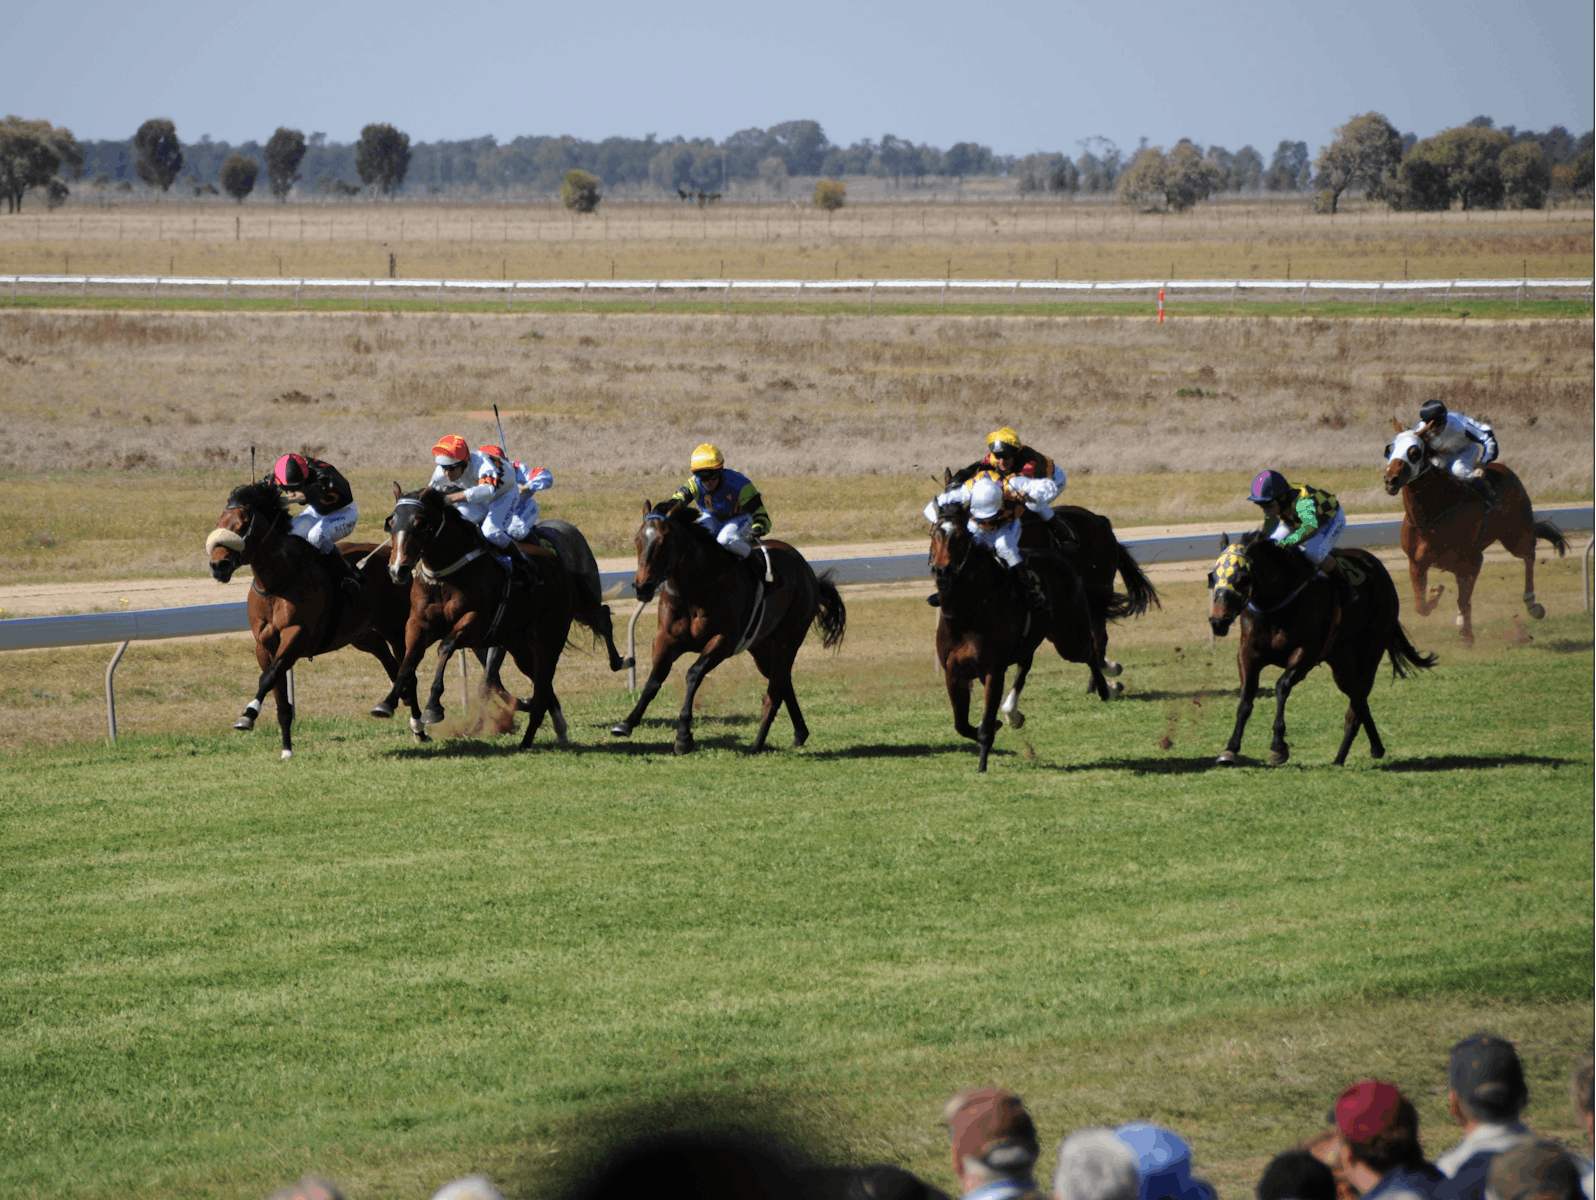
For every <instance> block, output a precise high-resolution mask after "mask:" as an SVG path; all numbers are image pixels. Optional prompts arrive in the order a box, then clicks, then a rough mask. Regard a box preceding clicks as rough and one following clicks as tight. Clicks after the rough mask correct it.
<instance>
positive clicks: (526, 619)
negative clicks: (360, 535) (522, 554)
mask: <svg viewBox="0 0 1596 1200" xmlns="http://www.w3.org/2000/svg"><path fill="white" fill-rule="evenodd" d="M394 492H395V504H394V510H393V513H392V514H391V515H390V516H389V517H388V520H387V522H386V524H385V526H384V527H385V528H386V529H387V530H388V531H389V533H390V534H391V535H392V541H391V552H390V556H389V564H388V574H389V576H390V577H391V578H392V579H393V581H394V582H395V583H401V584H402V583H410V585H411V586H410V616H409V619H408V621H406V623H405V654H404V660H403V661H402V662H401V663H400V664H399V669H398V671H397V672H396V674H395V678H394V686H393V690H392V691H391V692H389V694H388V695H387V696H386V697H385V698H384V699H383V701H382V703H381V704H380V705H379V706H378V707H379V708H382V707H386V708H387V710H388V712H390V713H391V712H392V711H393V707H392V706H393V703H394V702H395V700H396V699H397V698H398V697H399V696H404V697H406V698H408V699H409V700H410V701H411V703H412V704H414V702H415V698H416V667H417V665H418V664H419V663H420V662H421V656H422V655H423V654H425V653H426V650H427V647H428V646H430V645H432V643H433V642H440V643H441V644H440V645H439V647H438V671H437V674H436V675H435V676H434V678H433V681H432V691H431V693H430V695H429V696H428V699H427V707H426V710H425V711H424V712H423V713H422V714H421V720H422V721H423V722H425V723H426V724H428V725H435V724H437V723H438V722H439V721H442V720H443V705H442V703H441V698H442V696H443V681H444V674H443V673H444V668H445V667H447V666H448V664H449V658H450V657H451V656H452V655H453V654H454V652H455V651H456V650H457V649H471V648H476V647H482V648H486V647H489V646H503V647H504V648H505V649H506V650H507V651H508V652H509V654H510V657H511V658H513V659H514V660H515V665H516V666H517V667H519V668H520V669H521V671H522V673H524V674H525V675H526V676H527V677H528V678H529V679H531V680H532V698H531V700H530V702H529V703H528V704H527V706H526V708H527V712H528V714H529V716H528V718H527V727H526V733H525V734H524V735H523V737H522V738H521V748H522V749H523V750H524V749H526V748H527V747H528V746H530V745H531V744H532V739H533V737H534V736H535V735H536V734H537V731H538V727H539V726H540V725H542V724H543V717H544V715H545V714H549V715H551V719H552V721H553V723H554V733H555V737H556V739H557V740H558V742H559V744H560V745H562V746H564V745H566V744H567V742H566V737H565V730H566V724H565V715H564V714H563V713H562V712H561V711H560V701H559V697H557V696H556V695H555V693H554V671H555V668H556V667H557V666H558V664H559V659H560V651H561V650H563V649H564V647H565V640H566V637H567V636H568V635H569V633H570V630H571V615H572V613H573V612H574V611H575V609H576V608H577V606H578V600H577V589H576V585H575V583H574V582H573V581H572V579H571V576H570V574H569V573H568V572H567V571H566V570H565V568H564V567H563V566H562V565H561V564H560V561H559V559H558V558H556V557H555V556H554V555H552V554H549V553H548V552H547V551H545V550H543V549H541V548H537V549H535V550H533V551H530V552H528V555H527V557H528V558H529V559H530V560H531V563H532V571H533V575H534V578H533V579H532V581H531V582H530V584H528V582H527V581H526V580H524V579H522V578H521V577H520V576H519V575H517V574H513V573H512V574H507V573H506V572H505V571H504V569H503V568H502V567H501V566H500V565H499V564H498V561H497V559H496V557H495V554H494V551H493V547H492V546H491V545H489V544H488V541H487V539H486V538H484V537H483V536H482V531H481V530H480V529H478V528H477V527H476V525H474V524H473V523H472V522H470V521H468V520H466V519H465V518H464V517H462V516H461V515H460V514H459V513H458V512H456V511H455V510H454V509H452V508H451V507H449V506H448V505H446V504H445V503H444V502H443V495H442V493H440V492H438V491H436V490H434V489H433V488H430V487H429V488H424V489H422V490H421V491H419V492H409V493H400V490H399V485H398V484H394ZM518 707H519V706H518ZM372 711H373V713H374V714H376V715H385V714H378V713H377V710H376V709H373V710H372Z"/></svg>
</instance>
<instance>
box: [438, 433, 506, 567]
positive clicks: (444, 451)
mask: <svg viewBox="0 0 1596 1200" xmlns="http://www.w3.org/2000/svg"><path fill="white" fill-rule="evenodd" d="M495 448H497V447H495ZM432 461H433V462H434V463H435V464H436V466H435V467H434V469H433V472H432V479H431V480H430V481H429V483H428V485H427V486H428V487H433V488H438V489H442V488H444V487H447V486H449V485H451V484H452V485H454V486H456V487H458V488H459V489H460V490H459V491H453V492H448V493H446V494H445V495H444V497H443V502H444V503H445V504H449V505H453V506H454V507H455V508H458V509H459V510H460V515H461V516H462V517H464V518H465V519H466V520H468V521H470V522H471V523H472V524H473V525H476V526H478V527H479V528H480V529H481V530H482V536H483V537H485V538H487V540H488V542H489V543H490V544H491V545H492V546H493V547H494V548H495V549H497V550H498V551H499V552H500V558H501V561H503V562H504V565H505V568H506V569H509V568H510V566H511V563H512V561H518V562H520V563H522V564H523V565H525V566H526V567H527V568H528V570H529V571H530V569H531V564H530V563H528V562H527V559H526V555H525V554H523V553H522V552H521V547H520V546H518V545H516V544H515V541H514V539H512V538H511V537H510V534H509V524H510V519H511V514H512V512H513V511H514V509H515V507H516V503H517V501H519V500H520V493H519V491H518V489H517V487H516V481H515V475H514V474H513V473H512V472H508V471H506V470H505V468H504V461H503V460H502V459H494V458H492V457H490V456H489V455H487V454H484V453H483V452H482V451H480V450H472V449H470V448H469V447H468V446H467V445H466V440H465V438H463V437H461V436H460V435H459V434H457V433H451V434H449V435H448V436H446V437H442V438H439V439H438V444H437V445H436V446H434V447H433V448H432ZM468 476H469V477H470V478H472V479H474V480H475V482H474V483H465V482H463V481H464V480H466V478H467V477H468Z"/></svg>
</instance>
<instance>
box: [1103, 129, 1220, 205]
mask: <svg viewBox="0 0 1596 1200" xmlns="http://www.w3.org/2000/svg"><path fill="white" fill-rule="evenodd" d="M1219 178H1220V173H1219V168H1218V167H1217V166H1216V165H1215V164H1214V163H1213V162H1212V161H1211V160H1209V159H1206V158H1204V157H1203V156H1202V154H1201V153H1200V152H1199V150H1198V148H1197V147H1196V146H1195V145H1194V144H1193V143H1191V142H1190V141H1187V140H1186V139H1184V138H1183V139H1181V140H1180V141H1179V142H1177V143H1176V144H1175V147H1174V149H1172V150H1171V151H1170V152H1169V153H1168V154H1165V153H1164V152H1163V149H1162V148H1161V147H1159V146H1145V147H1143V148H1142V149H1141V150H1138V151H1137V152H1136V157H1135V158H1134V159H1132V160H1131V165H1130V166H1129V167H1127V168H1126V169H1125V173H1124V174H1123V175H1121V176H1120V178H1119V198H1120V201H1121V202H1122V203H1125V204H1146V203H1149V202H1151V201H1152V200H1154V199H1162V200H1163V202H1164V207H1165V208H1168V209H1173V210H1174V211H1175V212H1184V211H1185V210H1186V209H1188V208H1190V207H1191V206H1192V205H1194V204H1196V203H1197V202H1198V201H1199V200H1206V199H1208V197H1209V196H1211V195H1213V193H1214V191H1215V190H1216V188H1217V185H1218V181H1219Z"/></svg>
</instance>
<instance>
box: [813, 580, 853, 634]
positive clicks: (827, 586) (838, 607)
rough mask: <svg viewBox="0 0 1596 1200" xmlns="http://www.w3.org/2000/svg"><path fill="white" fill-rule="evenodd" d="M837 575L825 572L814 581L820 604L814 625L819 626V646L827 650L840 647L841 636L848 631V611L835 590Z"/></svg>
mask: <svg viewBox="0 0 1596 1200" xmlns="http://www.w3.org/2000/svg"><path fill="white" fill-rule="evenodd" d="M836 576H837V573H836V572H835V571H827V572H825V573H824V574H823V575H821V576H820V577H819V578H818V579H816V580H815V586H816V588H817V589H818V590H819V592H820V603H819V604H818V605H817V607H816V611H815V624H816V625H818V626H820V633H821V638H820V644H821V645H822V646H824V647H825V648H826V649H827V650H830V649H831V648H832V647H834V646H840V645H842V635H843V634H845V633H846V632H847V631H848V609H847V606H845V605H844V604H843V602H842V593H841V592H839V591H838V590H837V583H836Z"/></svg>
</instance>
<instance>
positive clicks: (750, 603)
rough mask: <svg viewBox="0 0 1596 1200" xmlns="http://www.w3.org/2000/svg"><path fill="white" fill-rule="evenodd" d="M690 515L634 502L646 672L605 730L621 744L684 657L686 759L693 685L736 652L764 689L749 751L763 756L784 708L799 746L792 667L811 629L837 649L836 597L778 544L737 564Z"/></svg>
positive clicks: (681, 737)
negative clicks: (649, 633) (625, 708)
mask: <svg viewBox="0 0 1596 1200" xmlns="http://www.w3.org/2000/svg"><path fill="white" fill-rule="evenodd" d="M696 515H697V510H696V509H694V508H692V507H690V506H688V505H684V504H683V503H682V502H681V501H679V500H665V501H661V502H660V503H659V504H658V505H655V506H652V507H650V505H649V503H648V501H646V500H645V501H643V524H642V525H641V526H640V527H639V529H638V531H637V538H636V541H637V575H636V578H635V579H634V581H633V586H634V588H635V589H636V591H637V598H638V599H639V600H641V601H642V602H644V603H645V604H646V603H647V602H648V601H649V600H650V599H652V598H653V596H654V594H655V593H656V592H658V593H659V632H658V633H657V634H656V635H655V636H654V667H653V670H651V671H650V672H649V675H648V681H647V682H646V683H645V684H644V685H643V692H642V695H640V696H639V697H638V698H637V703H636V705H634V706H633V708H632V711H631V712H629V713H627V714H626V716H625V717H624V718H623V719H622V720H620V721H617V722H616V723H615V724H614V725H613V726H612V727H611V728H610V732H611V733H612V734H614V735H615V736H616V737H629V736H631V733H632V730H634V729H635V728H637V725H638V723H639V722H640V721H641V720H642V719H643V713H644V712H646V711H647V710H648V706H649V703H650V701H652V700H653V699H654V696H655V694H656V693H658V691H659V689H660V685H661V684H663V683H664V682H665V678H666V676H668V675H669V674H670V673H671V665H672V664H673V663H674V662H675V661H676V660H677V659H678V658H680V657H681V656H682V655H683V654H685V653H687V652H688V651H690V650H691V651H694V652H696V653H697V654H698V658H697V659H696V660H695V661H694V662H693V665H692V666H690V667H688V668H687V695H686V697H685V698H684V699H683V700H682V710H681V712H680V713H678V714H677V717H676V744H675V749H676V753H677V754H690V753H691V752H692V751H693V749H694V742H693V697H694V696H696V695H697V694H698V686H699V684H701V683H702V682H703V681H704V676H705V675H707V674H708V673H709V672H710V671H713V670H714V669H715V668H716V667H717V666H719V665H720V664H721V663H723V662H725V661H726V660H727V659H728V658H730V657H732V655H734V654H736V653H738V652H739V651H741V650H744V649H746V650H747V651H748V652H749V654H751V655H752V656H753V659H754V665H755V666H757V667H758V668H759V672H760V674H762V675H763V676H764V677H765V679H766V681H767V683H766V688H765V699H764V702H763V704H762V705H761V708H760V717H759V732H758V733H757V734H756V735H755V737H754V744H753V745H752V746H751V747H750V748H749V752H750V753H753V754H757V753H759V752H760V751H761V750H763V749H764V748H765V739H766V738H767V737H768V736H769V734H770V726H771V723H772V722H773V721H775V719H776V713H777V711H778V710H779V709H780V708H781V706H782V705H783V704H784V703H785V704H786V706H787V715H788V716H789V717H791V718H792V728H793V745H794V746H802V745H803V744H804V742H806V741H808V739H809V726H808V725H806V724H804V717H803V713H802V712H800V711H799V709H798V696H797V693H795V692H794V691H793V686H792V664H793V660H794V659H795V658H797V657H798V648H799V647H800V646H802V645H803V641H804V637H805V636H806V635H807V634H808V632H809V626H810V625H811V624H814V625H818V626H819V627H820V632H821V641H820V644H821V645H822V646H824V647H826V648H827V649H828V650H829V649H831V648H832V647H834V646H836V645H838V644H840V643H841V641H842V637H843V633H844V632H845V631H846V628H847V622H848V613H847V610H846V609H845V608H844V607H843V603H842V595H841V593H839V592H838V591H837V586H836V584H834V583H833V582H832V580H831V573H830V572H827V573H826V574H824V575H822V576H820V577H819V578H818V579H817V578H816V577H815V573H814V570H813V569H812V568H811V567H810V566H809V564H808V563H807V562H805V561H804V556H803V555H802V554H799V553H798V551H796V550H794V549H793V548H792V547H791V546H789V545H788V544H787V543H786V542H778V541H770V540H766V541H765V542H764V543H763V552H761V551H760V550H755V551H754V553H753V554H751V555H749V557H748V559H747V560H741V561H740V560H738V559H737V558H735V557H733V555H732V554H731V552H730V551H728V550H726V549H724V548H723V547H721V546H719V545H717V544H716V542H715V539H714V537H712V536H711V535H710V533H709V531H708V530H706V529H705V528H704V527H703V526H701V525H698V524H696V522H695V518H696ZM766 554H768V555H769V558H768V565H769V568H770V571H771V572H772V573H773V574H774V581H773V582H770V583H767V582H765V568H766V564H767V558H766Z"/></svg>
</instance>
